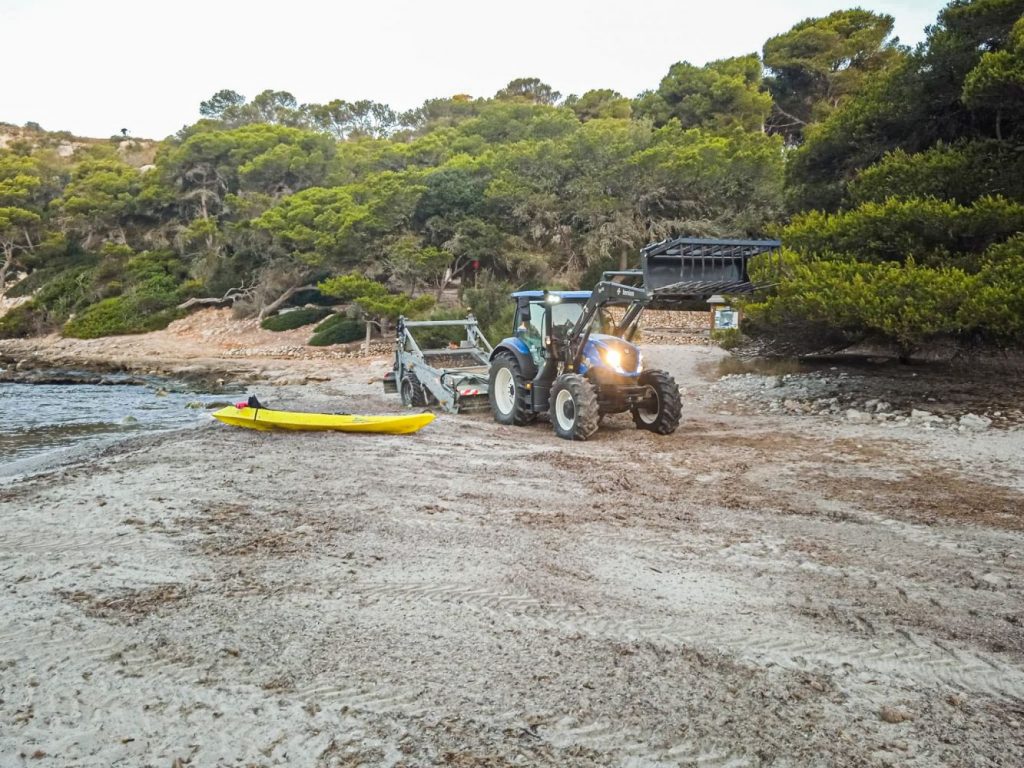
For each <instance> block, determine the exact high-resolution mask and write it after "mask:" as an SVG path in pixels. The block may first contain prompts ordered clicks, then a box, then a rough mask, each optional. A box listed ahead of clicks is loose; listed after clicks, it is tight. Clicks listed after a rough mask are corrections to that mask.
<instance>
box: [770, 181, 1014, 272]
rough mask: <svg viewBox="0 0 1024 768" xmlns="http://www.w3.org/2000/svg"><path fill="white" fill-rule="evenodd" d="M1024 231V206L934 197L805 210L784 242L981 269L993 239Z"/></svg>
mask: <svg viewBox="0 0 1024 768" xmlns="http://www.w3.org/2000/svg"><path fill="white" fill-rule="evenodd" d="M1022 230H1024V204H1021V203H1018V202H1015V201H1011V200H1007V199H1005V198H1002V197H983V198H981V199H979V200H977V201H975V202H974V203H973V204H971V205H969V206H961V205H957V204H956V203H953V202H949V201H946V200H936V199H934V198H926V199H916V198H915V199H910V200H898V199H895V198H893V199H889V200H886V201H885V202H882V203H874V202H869V203H864V204H863V205H861V206H859V207H857V208H854V209H853V210H850V211H845V212H843V213H837V214H827V213H822V212H821V211H811V212H809V213H805V214H801V215H799V216H796V217H795V218H794V219H793V222H792V223H791V224H790V225H789V226H788V227H786V228H785V229H784V230H783V233H782V241H783V242H784V243H786V245H787V246H788V247H790V248H792V249H793V250H794V251H797V252H799V253H800V254H802V255H805V256H812V255H813V256H816V257H822V256H826V257H841V258H844V259H856V260H859V261H868V262H875V263H877V262H883V261H896V262H903V261H906V260H908V259H911V258H912V259H914V260H915V261H917V262H918V263H919V264H924V265H929V266H936V267H938V266H946V265H953V264H956V265H957V266H964V267H967V268H970V269H974V268H976V262H977V260H976V259H973V258H972V256H976V255H978V254H981V253H982V252H983V251H984V250H985V249H986V248H988V247H989V246H991V245H992V244H994V243H999V242H1002V241H1004V240H1006V239H1007V238H1009V237H1011V236H1012V235H1014V234H1016V233H1017V232H1020V231H1022Z"/></svg>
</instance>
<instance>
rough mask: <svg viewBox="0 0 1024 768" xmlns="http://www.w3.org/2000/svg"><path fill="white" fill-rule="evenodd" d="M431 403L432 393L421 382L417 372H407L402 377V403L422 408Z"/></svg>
mask: <svg viewBox="0 0 1024 768" xmlns="http://www.w3.org/2000/svg"><path fill="white" fill-rule="evenodd" d="M429 403H430V393H428V392H427V390H426V389H425V388H424V387H423V384H422V383H420V380H419V378H418V377H417V376H416V374H415V373H407V374H406V375H405V378H404V379H402V405H404V406H407V407H411V408H422V407H423V406H425V405H428V404H429Z"/></svg>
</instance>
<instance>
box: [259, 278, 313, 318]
mask: <svg viewBox="0 0 1024 768" xmlns="http://www.w3.org/2000/svg"><path fill="white" fill-rule="evenodd" d="M314 288H316V286H315V285H294V286H292V287H291V288H289V289H288V290H287V291H285V292H284V293H282V294H281V295H280V296H278V297H277V298H276V299H274V300H273V301H272V302H270V303H269V304H267V305H266V306H265V307H263V308H262V309H261V310H260V314H259V319H260V320H263V319H264V318H265V317H267V316H269V315H270V314H272V313H273V312H275V311H277V308H278V307H280V306H281V305H282V304H284V303H285V302H286V301H288V299H290V298H291V297H292V296H294V295H295V294H296V293H298V292H299V291H311V290H313V289H314Z"/></svg>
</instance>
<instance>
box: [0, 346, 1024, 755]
mask: <svg viewBox="0 0 1024 768" xmlns="http://www.w3.org/2000/svg"><path fill="white" fill-rule="evenodd" d="M207 332H209V328H207ZM162 333H164V334H168V333H177V334H179V336H180V335H183V334H184V335H185V336H187V335H188V334H189V333H192V334H196V335H197V336H196V339H195V341H194V343H195V349H194V351H191V352H190V351H189V349H186V346H187V345H184V346H183V345H182V344H178V343H175V344H170V343H169V342H167V336H166V335H165V336H164V337H163V340H161V337H160V336H159V335H157V334H151V335H149V336H148V337H135V338H127V339H123V340H119V341H118V342H117V343H120V344H123V345H124V347H123V349H122V350H121V353H122V357H121V363H123V365H124V367H125V368H133V367H137V368H140V369H141V368H149V369H152V370H161V371H174V370H181V369H187V368H189V367H190V366H191V367H194V368H195V369H197V370H200V369H203V370H208V371H212V372H215V373H220V374H232V375H237V376H250V377H251V378H252V381H253V384H252V390H253V391H254V392H256V393H257V394H259V395H260V397H261V399H263V398H265V399H266V400H267V401H269V402H271V403H273V404H279V405H282V406H286V407H288V408H293V409H308V410H327V411H350V412H370V413H385V412H389V411H395V410H397V409H398V408H399V407H400V406H399V405H398V402H397V399H396V398H394V397H393V396H385V395H383V393H382V391H381V388H380V384H379V379H380V377H381V376H382V375H383V374H384V373H385V372H386V370H387V369H388V368H389V367H390V363H389V361H388V360H387V358H386V357H383V356H377V357H373V358H369V359H360V358H346V357H344V356H343V355H344V354H346V353H343V352H338V351H335V352H332V353H324V354H323V356H321V357H317V356H315V355H314V354H306V355H303V354H300V355H299V356H298V357H297V358H294V359H293V358H289V357H288V356H287V354H283V353H282V351H281V350H282V349H284V348H286V347H288V346H290V344H291V340H289V339H287V338H285V337H283V336H282V335H281V334H273V337H274V338H273V339H268V340H267V341H266V343H264V344H263V346H262V349H264V350H265V353H264V354H262V355H260V354H241V353H240V354H237V355H232V354H229V352H228V351H225V349H224V348H223V347H222V346H218V344H221V343H223V344H233V343H236V341H237V340H238V339H239V338H240V337H239V334H238V333H237V332H236V333H234V334H231V335H230V336H229V337H228V338H229V340H227V341H223V342H218V343H213V342H212V341H210V338H207V339H206V340H205V341H204V339H203V337H202V336H200V335H198V334H199V333H200V331H199V330H198V329H193V330H191V331H184V330H182V329H181V328H180V327H179V328H178V329H177V330H171V331H168V332H162ZM252 333H253V334H259V333H261V332H259V331H252ZM241 342H244V344H245V345H246V347H245V349H248V350H252V349H260V348H261V347H260V344H259V343H257V342H258V340H256V341H254V338H253V337H252V336H250V337H246V338H242V339H241ZM271 342H272V343H271ZM34 343H37V344H38V342H34ZM17 344H18V343H15V344H12V343H6V345H5V347H4V350H3V352H4V353H5V354H8V355H11V354H25V353H26V352H27V351H28V350H29V344H30V343H29V342H25V343H24V344H23V345H22V347H20V348H19V347H18V346H17ZM88 345H89V342H74V343H73V344H72V343H70V342H69V343H68V346H67V347H65V348H63V349H62V351H60V352H59V353H58V354H61V355H65V356H66V357H67V359H68V360H69V362H71V361H77V362H81V361H82V360H83V355H84V353H83V351H82V350H83V349H87V347H88ZM96 346H97V347H99V345H96ZM12 349H13V351H12ZM161 349H163V350H164V351H163V353H161V351H160V350H161ZM267 350H274V351H273V354H271V352H268V351H267ZM102 353H103V354H105V355H109V347H104V348H103V349H102ZM97 355H99V352H97ZM722 355H724V353H723V352H721V351H720V350H718V349H716V348H713V347H697V346H661V347H652V348H651V349H650V352H649V356H650V360H651V361H652V364H655V365H661V366H663V367H665V368H667V369H668V370H670V371H671V372H672V373H673V374H674V375H675V376H676V378H677V380H678V381H679V383H680V385H681V388H682V390H683V393H684V403H685V404H686V407H685V411H684V419H683V423H682V425H681V427H680V429H679V431H678V432H676V433H675V434H674V435H672V436H669V437H664V438H662V437H658V436H655V435H651V434H647V433H640V434H638V433H637V432H636V431H635V429H634V428H633V425H632V422H631V421H630V420H629V419H628V417H622V416H615V417H610V418H608V419H607V420H606V423H605V425H604V427H603V428H602V430H601V432H599V434H598V435H597V437H596V438H595V439H593V440H591V441H588V442H586V443H569V442H566V441H562V440H559V439H557V438H556V437H555V436H554V435H553V434H552V432H551V429H550V427H549V426H548V425H546V424H537V425H534V426H532V427H529V428H514V427H503V426H499V425H497V424H496V423H494V422H493V421H492V420H491V419H490V418H489V417H488V416H486V415H476V416H458V417H454V416H448V415H446V414H440V415H439V416H438V418H437V420H436V421H435V422H434V423H433V424H432V425H430V426H429V427H428V428H426V429H425V430H424V431H423V432H421V433H419V434H416V435H410V436H359V435H341V434H274V433H256V432H249V431H246V430H239V429H233V428H230V427H227V426H224V425H220V424H218V423H215V422H213V421H212V420H211V422H210V423H209V424H208V425H206V426H203V427H200V428H197V429H191V430H182V431H177V432H173V433H168V434H164V435H161V436H157V437H146V438H141V439H137V440H129V441H125V442H122V443H119V444H117V445H116V446H114V447H112V448H108V449H106V450H104V451H103V452H102V453H100V454H99V455H94V456H89V457H86V458H84V459H83V460H79V461H77V462H76V463H73V464H70V465H65V466H61V467H57V468H54V469H52V470H50V471H48V472H45V473H43V474H40V475H36V476H34V477H30V478H26V479H22V480H18V481H14V482H8V483H5V484H3V485H0V520H2V522H3V527H2V532H0V574H2V577H0V583H2V585H3V592H2V594H0V616H2V617H3V618H2V620H0V765H3V766H19V765H25V766H68V765H76V766H97V767H98V766H162V767H164V768H169V767H171V766H173V767H175V768H180V767H182V766H236V765H238V766H241V765H246V766H250V765H251V766H273V765H290V766H355V765H374V766H376V765H387V766H422V765H456V766H506V765H550V766H570V765H571V766H608V765H617V766H632V767H634V768H641V767H644V768H654V767H655V766H677V765H701V766H709V765H715V766H760V765H773V766H803V765H840V766H845V765H849V766H876V765H877V766H883V765H892V766H896V765H899V766H935V765H948V766H990V765H991V766H996V765H1001V766H1008V765H1016V764H1020V763H1022V762H1024V628H1022V626H1024V611H1022V605H1024V602H1022V589H1024V559H1022V556H1021V552H1024V547H1022V545H1024V450H1022V449H1024V432H1022V431H1021V430H1019V429H988V430H985V431H982V432H972V431H967V432H957V431H955V430H948V429H946V430H936V429H932V428H928V427H927V425H924V426H920V427H915V426H913V425H908V426H907V427H905V428H898V429H897V428H892V425H888V424H883V423H866V424H860V423H846V422H843V421H837V420H835V419H831V420H830V419H826V418H824V417H821V416H817V415H814V414H808V415H797V414H791V413H777V414H773V413H760V412H750V409H749V408H748V407H747V406H748V403H747V402H746V399H745V398H744V396H743V395H742V394H738V393H736V392H733V391H730V390H729V389H728V388H727V387H722V386H720V385H717V384H715V383H714V377H712V376H709V374H708V370H709V366H712V367H713V365H714V364H715V362H716V361H717V360H718V359H719V358H720V357H721V356H722ZM52 356H53V355H51V357H52ZM300 358H301V359H300ZM211 361H213V362H211ZM300 381H301V382H305V384H304V385H303V386H299V385H298V383H299V382H300Z"/></svg>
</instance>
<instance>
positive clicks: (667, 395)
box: [489, 237, 781, 440]
mask: <svg viewBox="0 0 1024 768" xmlns="http://www.w3.org/2000/svg"><path fill="white" fill-rule="evenodd" d="M780 246H781V243H779V241H778V240H710V239H705V238H690V237H679V238H674V239H669V240H662V241H661V242H658V243H652V244H650V245H648V246H647V247H646V248H644V249H643V250H641V251H640V268H639V269H631V270H623V271H619V272H605V273H604V275H603V279H602V281H601V282H600V283H598V284H597V286H596V287H595V288H594V290H593V291H519V292H518V293H514V294H512V297H513V298H514V299H515V301H516V314H515V323H514V328H515V330H514V333H515V335H514V336H511V337H509V338H507V339H504V340H503V341H502V342H501V343H500V344H499V345H498V346H497V347H495V348H494V351H493V352H492V353H491V355H490V372H489V373H490V378H489V384H490V393H489V400H490V404H491V411H492V412H493V414H494V418H495V420H496V421H498V422H499V423H501V424H515V425H522V424H529V423H530V422H531V421H534V420H535V419H536V418H537V416H539V415H542V414H544V415H547V417H548V418H549V420H550V421H551V425H552V426H553V427H554V429H555V433H556V434H557V435H558V436H559V437H564V438H566V439H568V440H586V439H587V438H588V437H590V436H591V435H593V434H594V432H596V431H597V427H598V423H599V422H600V419H601V417H602V416H603V415H605V414H607V413H623V412H625V411H629V412H631V413H632V414H633V422H634V423H635V424H636V425H637V427H639V428H640V429H646V430H648V431H650V432H656V433H657V434H659V435H668V434H671V433H672V432H674V431H675V430H676V427H678V426H679V418H680V415H681V412H682V403H681V401H680V397H679V387H678V386H676V382H675V379H673V378H672V377H671V376H670V375H669V374H668V373H666V372H665V371H658V370H651V369H646V368H644V364H643V356H642V355H641V354H640V350H639V349H637V347H636V346H635V345H633V344H632V343H630V340H631V339H632V338H633V337H634V335H635V334H636V330H637V327H638V324H639V322H640V315H641V313H642V312H643V311H644V309H647V308H649V309H659V310H706V308H707V304H706V301H707V299H708V298H709V297H711V296H713V295H715V294H719V293H721V294H727V295H734V294H744V293H751V292H753V291H754V290H756V289H757V288H758V286H757V285H755V284H754V283H753V282H752V281H751V279H750V276H749V274H748V271H747V263H748V262H749V260H750V259H752V258H754V257H755V256H762V255H766V254H768V255H770V254H772V253H776V252H778V250H779V248H780ZM611 306H619V307H623V308H624V309H623V311H622V312H621V314H619V316H618V318H617V321H613V320H612V319H611V317H610V316H609V314H608V312H607V311H606V308H607V307H611Z"/></svg>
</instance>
